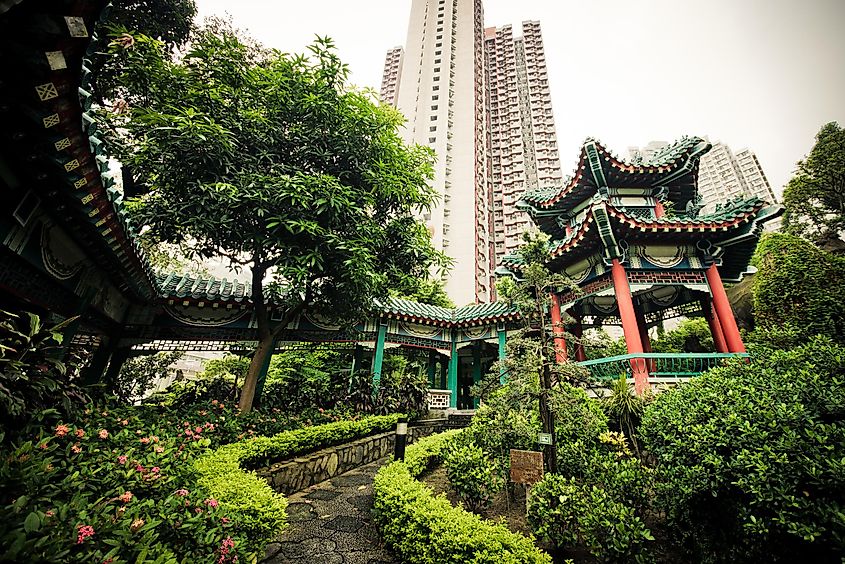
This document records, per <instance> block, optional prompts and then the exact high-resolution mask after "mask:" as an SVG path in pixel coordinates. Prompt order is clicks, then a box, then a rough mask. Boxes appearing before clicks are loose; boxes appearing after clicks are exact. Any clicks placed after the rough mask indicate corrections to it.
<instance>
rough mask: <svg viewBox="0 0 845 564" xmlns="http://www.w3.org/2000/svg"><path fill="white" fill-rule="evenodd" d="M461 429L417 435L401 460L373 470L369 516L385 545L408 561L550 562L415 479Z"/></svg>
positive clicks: (529, 541) (530, 544)
mask: <svg viewBox="0 0 845 564" xmlns="http://www.w3.org/2000/svg"><path fill="white" fill-rule="evenodd" d="M461 432H463V429H457V430H454V431H446V432H445V433H438V434H436V435H430V436H428V437H425V438H423V439H420V440H419V441H418V442H416V443H415V444H413V445H411V446H409V447H408V450H407V452H406V454H405V460H404V462H402V461H396V462H392V463H391V464H388V465H386V466H383V467H382V468H380V469H379V471H378V472H377V473H376V476H375V479H374V481H373V494H374V506H373V515H374V517H375V520H376V523H377V524H378V526H379V529H380V531H381V535H382V538H383V539H384V541H385V543H387V545H388V546H390V547H391V548H392V549H393V550H394V551H395V552H396V553H397V554H398V556H399V557H400V559H401V560H402V561H403V562H407V563H408V564H447V563H455V564H462V563H466V562H472V563H475V564H482V563H483V564H525V563H529V564H551V562H552V559H551V557H550V556H549V555H548V554H546V553H545V552H543V551H542V550H540V549H539V548H537V547H536V546H535V545H534V541H533V538H529V537H525V536H523V535H521V534H518V533H514V532H511V531H510V530H509V529H508V528H507V527H505V526H504V525H499V524H493V523H490V522H488V521H485V520H484V519H482V518H481V517H479V516H478V515H475V514H473V513H470V512H468V511H466V510H464V509H463V508H462V507H454V506H452V504H451V503H449V500H447V499H446V497H445V496H443V495H440V496H435V495H434V494H433V493H432V491H431V490H430V489H429V488H428V487H427V486H425V485H423V484H422V483H421V482H419V481H417V480H416V477H417V476H419V475H420V474H422V473H423V472H424V471H425V470H426V469H427V468H428V467H429V466H431V464H433V463H434V462H435V461H437V460H439V459H441V457H442V454H443V451H444V450H445V448H446V446H447V445H448V444H449V443H450V442H451V441H452V440H453V439H454V438H455V437H456V436H457V435H458V434H460V433H461Z"/></svg>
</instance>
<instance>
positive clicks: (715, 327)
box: [701, 299, 728, 353]
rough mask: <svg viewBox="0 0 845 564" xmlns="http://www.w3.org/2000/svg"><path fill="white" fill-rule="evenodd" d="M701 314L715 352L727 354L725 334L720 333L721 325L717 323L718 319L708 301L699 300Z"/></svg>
mask: <svg viewBox="0 0 845 564" xmlns="http://www.w3.org/2000/svg"><path fill="white" fill-rule="evenodd" d="M701 312H702V313H703V314H704V319H706V320H707V325H709V326H710V334H711V335H713V344H714V345H715V346H716V352H720V353H726V352H728V345H727V344H726V343H725V334H724V333H723V332H722V325H721V323H719V317H718V316H717V315H716V311H715V310H714V309H713V304H712V303H711V302H710V300H707V299H703V300H701Z"/></svg>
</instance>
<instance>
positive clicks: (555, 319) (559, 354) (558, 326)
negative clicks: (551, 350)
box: [552, 292, 566, 364]
mask: <svg viewBox="0 0 845 564" xmlns="http://www.w3.org/2000/svg"><path fill="white" fill-rule="evenodd" d="M552 335H553V336H554V341H555V361H556V362H557V363H558V364H562V363H564V362H566V339H565V338H564V332H563V322H562V321H561V316H560V298H558V295H557V294H555V293H554V292H552Z"/></svg>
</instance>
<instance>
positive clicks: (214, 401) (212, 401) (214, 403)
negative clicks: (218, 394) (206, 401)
mask: <svg viewBox="0 0 845 564" xmlns="http://www.w3.org/2000/svg"><path fill="white" fill-rule="evenodd" d="M218 403H220V402H218V401H217V400H211V405H217V404H218Z"/></svg>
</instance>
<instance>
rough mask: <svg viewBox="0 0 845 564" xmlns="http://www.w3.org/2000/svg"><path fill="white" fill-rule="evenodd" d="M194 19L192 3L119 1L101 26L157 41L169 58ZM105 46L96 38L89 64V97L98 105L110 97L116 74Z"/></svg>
mask: <svg viewBox="0 0 845 564" xmlns="http://www.w3.org/2000/svg"><path fill="white" fill-rule="evenodd" d="M196 15H197V6H196V3H195V2H194V0H123V1H122V2H115V3H113V4H112V6H111V7H110V9H109V12H108V17H107V19H106V22H105V23H106V24H107V25H109V26H120V27H122V28H126V29H128V30H132V32H133V33H140V34H143V35H146V36H149V37H155V38H158V39H159V40H160V41H162V42H163V43H164V45H165V48H166V50H167V52H168V53H171V54H172V53H175V52H176V51H177V50H178V49H179V48H181V47H183V46H184V45H185V43H187V41H188V39H189V38H190V36H191V32H192V31H193V29H194V17H196ZM107 45H108V36H107V34H98V38H97V39H95V44H94V45H93V47H94V50H95V54H94V56H93V58H92V61H91V65H92V68H91V73H92V74H91V76H92V80H91V83H92V86H93V88H94V92H93V94H94V95H95V96H96V97H97V99H98V100H99V102H100V103H101V104H102V103H103V102H104V100H106V99H109V98H111V97H112V95H113V94H114V91H115V88H117V86H118V82H117V76H118V75H119V74H120V65H119V63H118V61H117V60H116V59H117V58H116V57H115V56H114V55H113V54H110V53H108V49H107Z"/></svg>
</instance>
